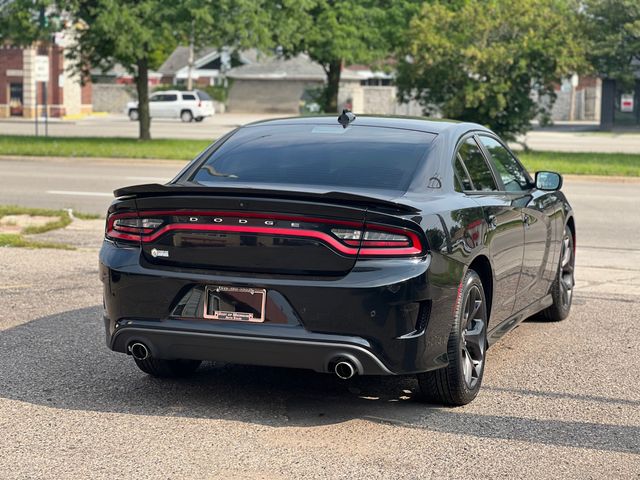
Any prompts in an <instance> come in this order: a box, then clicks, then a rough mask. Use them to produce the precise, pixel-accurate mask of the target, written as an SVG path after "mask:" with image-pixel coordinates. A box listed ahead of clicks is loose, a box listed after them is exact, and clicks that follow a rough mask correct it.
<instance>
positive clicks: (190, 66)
mask: <svg viewBox="0 0 640 480" xmlns="http://www.w3.org/2000/svg"><path fill="white" fill-rule="evenodd" d="M194 37H195V22H194V21H193V20H191V34H190V35H189V64H188V69H187V72H188V73H187V90H189V91H191V90H193V79H192V78H191V74H192V71H193V48H194V47H193V44H194V43H195V38H194Z"/></svg>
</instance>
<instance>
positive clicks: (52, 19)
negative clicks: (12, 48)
mask: <svg viewBox="0 0 640 480" xmlns="http://www.w3.org/2000/svg"><path fill="white" fill-rule="evenodd" d="M52 3H53V0H36V1H34V0H15V1H13V2H11V3H8V4H5V5H3V6H2V7H0V44H3V43H11V44H13V45H18V46H28V45H31V44H32V43H33V42H36V41H38V40H50V39H51V35H52V34H53V33H54V32H55V31H56V30H57V29H58V28H59V27H60V24H59V18H58V16H57V14H56V13H55V12H54V11H52V10H51V8H50V7H51V5H52Z"/></svg>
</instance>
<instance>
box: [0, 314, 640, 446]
mask: <svg viewBox="0 0 640 480" xmlns="http://www.w3.org/2000/svg"><path fill="white" fill-rule="evenodd" d="M101 310H102V309H101V308H100V307H98V306H96V307H91V308H84V309H79V310H70V311H67V312H64V313H61V314H56V315H50V316H47V317H43V318H39V319H36V320H33V321H31V322H29V323H26V324H23V325H19V326H17V327H14V328H11V329H8V330H5V331H2V332H0V339H1V340H0V372H2V373H1V375H0V397H2V398H6V399H11V400H18V401H21V402H28V403H31V404H35V405H43V406H47V407H51V408H59V409H70V410H85V411H96V412H113V413H126V414H134V415H154V416H175V417H180V416H183V417H190V418H193V417H195V418H205V419H206V418H210V419H224V420H232V421H240V422H247V423H255V424H261V425H269V426H273V427H286V426H308V427H313V426H319V425H327V424H333V423H339V422H345V421H349V420H353V419H364V420H368V421H373V422H380V423H388V424H393V425H401V426H403V427H410V428H417V429H424V430H426V431H433V432H444V433H453V434H460V435H472V436H476V437H481V438H495V439H512V440H519V441H526V442H534V443H541V444H548V445H558V446H566V447H579V448H589V449H596V450H607V451H617V452H630V453H639V452H640V428H639V427H634V426H623V425H611V424H595V423H585V422H571V421H561V420H549V419H531V418H523V417H514V416H502V415H486V414H478V413H475V412H474V411H473V410H477V408H475V409H474V408H466V409H450V408H442V407H438V406H429V405H425V404H422V403H420V402H419V401H418V400H417V398H416V393H415V390H416V387H417V384H416V381H415V380H414V379H413V378H412V377H359V378H358V377H357V378H354V379H352V380H350V381H348V382H343V381H340V380H338V379H337V378H335V377H333V376H331V375H326V374H319V373H314V372H310V371H304V370H296V369H284V368H265V367H251V366H242V365H218V364H213V363H206V364H203V366H202V367H201V368H200V369H199V370H198V371H197V372H196V374H194V375H193V376H192V377H190V378H188V379H181V380H159V379H154V378H151V377H149V376H147V375H145V374H143V373H142V372H140V371H139V370H138V369H137V368H136V367H135V365H134V363H133V361H132V360H131V358H129V357H127V356H125V355H122V354H115V353H112V352H110V351H109V350H108V349H107V347H106V346H105V344H104V333H103V327H102V324H101V322H100V317H101V313H102V312H101ZM489 390H491V389H489ZM493 390H495V391H497V392H498V393H499V392H500V390H499V389H496V388H493ZM505 395H506V393H505ZM550 395H551V397H553V394H550ZM558 395H560V394H558ZM599 398H600V399H602V398H601V397H599ZM602 400H605V401H606V400H607V399H602ZM612 400H613V399H612Z"/></svg>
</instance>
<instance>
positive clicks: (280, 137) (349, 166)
mask: <svg viewBox="0 0 640 480" xmlns="http://www.w3.org/2000/svg"><path fill="white" fill-rule="evenodd" d="M434 138H435V135H434V134H431V133H425V132H418V131H413V130H401V129H397V128H381V127H368V126H357V125H352V126H350V127H348V128H342V126H340V125H313V124H305V125H300V124H298V125H296V124H282V125H257V126H252V127H245V128H241V129H239V130H238V131H237V132H236V133H235V134H233V136H231V137H230V138H229V139H228V140H227V141H226V142H225V143H224V144H223V145H222V146H221V147H220V148H219V149H217V150H216V151H214V152H213V153H212V154H211V155H210V157H209V158H208V159H207V160H206V161H205V162H204V163H203V164H202V165H201V166H200V167H199V168H198V170H197V171H196V172H195V174H194V175H192V176H191V177H190V178H189V179H188V180H189V181H191V182H196V183H199V184H202V185H216V186H217V185H222V184H227V185H229V186H239V185H243V186H244V185H249V186H251V185H253V184H277V185H309V186H320V187H322V189H323V190H326V189H330V188H333V187H336V188H345V187H346V188H366V189H370V188H374V189H382V190H394V191H406V190H407V188H408V187H409V184H410V182H411V180H412V179H413V177H414V174H415V172H416V171H417V169H418V168H419V167H420V166H421V165H422V162H423V159H424V158H425V156H426V153H427V150H428V148H429V146H430V145H431V142H432V141H433V139H434Z"/></svg>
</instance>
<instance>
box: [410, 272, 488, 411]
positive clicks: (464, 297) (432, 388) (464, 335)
mask: <svg viewBox="0 0 640 480" xmlns="http://www.w3.org/2000/svg"><path fill="white" fill-rule="evenodd" d="M488 323H489V319H488V310H487V301H486V296H485V294H484V288H483V286H482V281H481V280H480V277H479V276H478V274H477V273H476V272H475V271H473V270H469V271H467V273H466V275H465V276H464V279H463V280H462V288H461V291H460V295H459V297H458V303H457V307H456V314H455V317H454V322H453V327H452V330H451V335H450V337H449V342H448V347H447V354H448V356H449V365H448V366H447V367H445V368H442V369H439V370H434V371H431V372H425V373H421V374H418V384H419V386H420V392H421V394H422V397H423V398H424V400H426V401H428V402H430V403H441V404H444V405H452V406H456V405H466V404H467V403H469V402H470V401H472V400H473V399H474V398H475V397H476V396H477V395H478V391H479V390H480V385H481V384H482V376H483V373H484V366H485V356H486V352H487V325H488Z"/></svg>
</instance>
